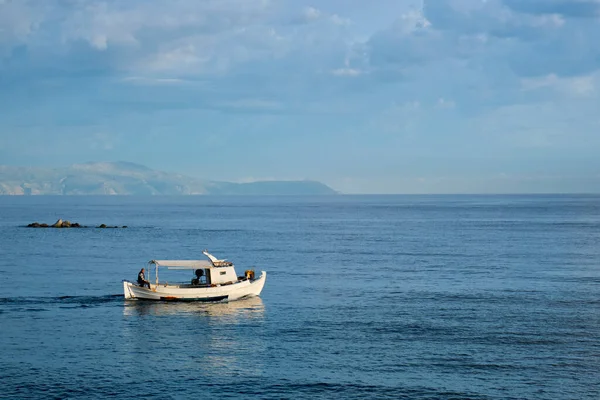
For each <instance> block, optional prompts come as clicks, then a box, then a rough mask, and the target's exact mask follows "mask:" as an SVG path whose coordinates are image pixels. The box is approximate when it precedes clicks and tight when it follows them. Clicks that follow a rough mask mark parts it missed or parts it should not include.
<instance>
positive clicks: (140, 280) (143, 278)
mask: <svg viewBox="0 0 600 400" xmlns="http://www.w3.org/2000/svg"><path fill="white" fill-rule="evenodd" d="M138 285H140V286H141V287H144V286H146V285H148V289H150V282H148V281H147V280H146V275H145V274H144V268H142V269H141V271H140V273H139V274H138Z"/></svg>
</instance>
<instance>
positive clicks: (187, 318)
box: [120, 297, 267, 380]
mask: <svg viewBox="0 0 600 400" xmlns="http://www.w3.org/2000/svg"><path fill="white" fill-rule="evenodd" d="M264 315H265V307H264V304H263V301H262V300H261V298H260V297H251V298H248V299H242V300H236V301H230V302H225V303H202V302H162V301H131V300H127V301H125V302H124V307H123V317H124V320H123V329H124V330H123V338H124V339H125V340H124V341H123V342H122V343H123V348H121V349H120V353H121V354H122V355H123V361H124V364H123V365H124V368H126V369H128V368H129V366H131V368H133V369H132V370H131V371H130V372H128V373H131V374H135V373H136V372H135V371H136V370H135V369H136V368H138V367H139V364H138V363H139V360H140V359H143V360H144V363H145V364H146V365H160V366H161V368H159V369H157V370H156V371H157V373H158V371H162V372H163V373H164V371H165V370H168V369H169V368H173V369H174V370H186V371H189V372H190V373H191V374H193V375H194V376H198V377H205V378H206V379H208V377H213V378H214V377H215V376H219V377H220V378H223V379H233V378H236V377H239V376H240V374H243V375H244V376H247V377H249V378H252V377H259V376H261V374H262V373H263V372H264V367H265V366H264V364H263V361H262V360H263V358H264V356H265V353H266V352H267V340H266V338H265V333H264V330H265V326H264ZM165 354H168V357H165ZM155 378H156V379H159V378H160V379H159V380H161V379H164V376H160V377H159V376H157V377H155ZM236 379H237V378H236Z"/></svg>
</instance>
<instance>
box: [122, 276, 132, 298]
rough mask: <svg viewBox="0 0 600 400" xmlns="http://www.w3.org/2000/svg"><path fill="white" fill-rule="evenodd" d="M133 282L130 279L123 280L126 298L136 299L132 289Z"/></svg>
mask: <svg viewBox="0 0 600 400" xmlns="http://www.w3.org/2000/svg"><path fill="white" fill-rule="evenodd" d="M131 285H132V283H131V282H129V281H125V280H124V281H123V295H124V296H125V299H126V300H127V299H134V298H135V296H134V295H133V292H132V291H131V289H130V287H131Z"/></svg>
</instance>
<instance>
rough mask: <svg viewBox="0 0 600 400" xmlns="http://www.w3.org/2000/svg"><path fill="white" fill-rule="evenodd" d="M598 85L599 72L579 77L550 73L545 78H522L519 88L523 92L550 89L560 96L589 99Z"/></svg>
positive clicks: (599, 83)
mask: <svg viewBox="0 0 600 400" xmlns="http://www.w3.org/2000/svg"><path fill="white" fill-rule="evenodd" d="M599 85H600V70H598V71H596V72H594V73H591V74H587V75H581V76H571V77H559V76H558V75H556V74H554V73H551V74H548V75H545V76H540V77H533V78H523V79H521V86H522V88H523V90H525V91H536V90H542V89H551V90H554V91H556V92H557V93H559V94H561V95H568V96H572V97H590V96H593V95H595V94H596V93H597V90H598V87H599Z"/></svg>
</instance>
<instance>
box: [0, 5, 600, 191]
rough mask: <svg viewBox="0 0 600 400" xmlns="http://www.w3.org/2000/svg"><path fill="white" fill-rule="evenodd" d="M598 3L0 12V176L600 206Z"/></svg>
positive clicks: (29, 8)
mask: <svg viewBox="0 0 600 400" xmlns="http://www.w3.org/2000/svg"><path fill="white" fill-rule="evenodd" d="M599 38H600V1H599V0H579V1H577V0H570V1H567V0H487V1H486V0H428V1H423V0H395V1H388V0H371V1H349V0H320V1H312V2H310V1H300V0H288V1H283V0H205V1H201V0H155V1H143V0H128V1H111V0H105V1H95V0H94V1H92V0H45V1H37V0H30V1H27V0H22V1H18V0H0V164H5V165H20V166H66V165H69V164H71V163H79V162H86V161H116V160H123V161H131V162H137V163H141V164H144V165H147V166H149V167H151V168H156V169H160V170H165V171H172V172H180V173H185V174H188V175H191V176H196V177H200V178H207V179H215V180H230V181H252V180H262V179H316V180H320V181H322V182H325V183H327V184H329V185H330V186H332V187H334V188H335V189H337V190H340V191H342V192H345V193H505V192H599V191H600V101H599V99H600V97H599V96H600V93H599V91H600V40H599Z"/></svg>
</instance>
